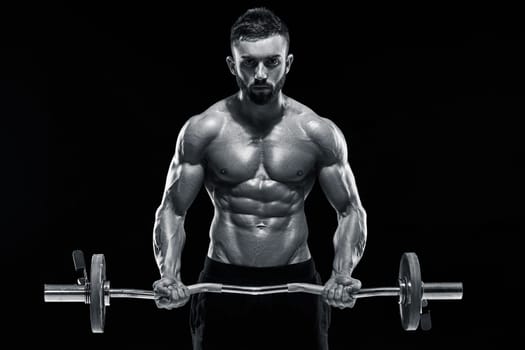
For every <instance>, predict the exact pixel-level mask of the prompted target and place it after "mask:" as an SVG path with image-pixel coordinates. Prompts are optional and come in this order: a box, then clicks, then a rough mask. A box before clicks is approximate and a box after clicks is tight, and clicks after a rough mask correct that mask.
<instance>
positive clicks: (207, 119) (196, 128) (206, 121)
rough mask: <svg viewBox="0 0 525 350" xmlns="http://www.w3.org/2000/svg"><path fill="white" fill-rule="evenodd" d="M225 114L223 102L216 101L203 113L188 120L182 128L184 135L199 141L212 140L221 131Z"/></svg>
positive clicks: (225, 109) (224, 103)
mask: <svg viewBox="0 0 525 350" xmlns="http://www.w3.org/2000/svg"><path fill="white" fill-rule="evenodd" d="M227 113H228V112H227V108H226V102H225V100H221V101H218V102H216V103H214V104H213V105H211V106H210V107H209V108H208V109H206V110H205V111H203V112H201V113H199V114H196V115H194V116H192V117H191V118H189V119H188V120H187V121H186V123H185V125H184V127H183V129H184V134H185V135H187V136H190V137H191V136H197V137H199V138H201V139H209V138H214V137H215V136H217V135H218V134H219V132H220V131H221V129H222V127H223V125H224V123H225V121H226V118H227Z"/></svg>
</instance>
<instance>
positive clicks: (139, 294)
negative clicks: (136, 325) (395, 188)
mask: <svg viewBox="0 0 525 350" xmlns="http://www.w3.org/2000/svg"><path fill="white" fill-rule="evenodd" d="M88 288H89V286H84V285H76V284H45V285H44V300H45V302H83V303H89V301H88V298H89V292H88ZM188 289H189V292H190V294H197V293H204V292H208V293H230V294H246V295H268V294H276V293H298V292H302V293H309V294H316V295H321V294H322V293H323V289H324V286H322V285H316V284H309V283H289V284H282V285H275V286H261V287H245V286H235V285H223V284H219V283H197V284H194V285H190V286H188ZM399 294H400V287H382V288H362V289H360V290H359V291H358V292H357V293H355V294H354V298H357V299H360V298H369V297H379V296H396V297H397V296H399ZM109 297H110V298H131V299H153V298H154V293H153V291H151V290H143V289H114V288H112V289H109ZM462 297H463V284H462V283H452V282H450V283H449V282H446V283H424V284H423V299H427V300H459V299H461V298H462Z"/></svg>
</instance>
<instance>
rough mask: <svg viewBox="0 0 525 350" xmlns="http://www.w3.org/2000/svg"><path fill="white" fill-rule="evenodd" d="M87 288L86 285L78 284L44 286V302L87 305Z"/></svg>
mask: <svg viewBox="0 0 525 350" xmlns="http://www.w3.org/2000/svg"><path fill="white" fill-rule="evenodd" d="M87 288H88V287H87V286H86V285H78V284H44V301H45V302H46V303H54V302H62V303H64V302H65V303H86V304H88V303H89V302H88V300H89V296H88V292H87V290H88V289H87Z"/></svg>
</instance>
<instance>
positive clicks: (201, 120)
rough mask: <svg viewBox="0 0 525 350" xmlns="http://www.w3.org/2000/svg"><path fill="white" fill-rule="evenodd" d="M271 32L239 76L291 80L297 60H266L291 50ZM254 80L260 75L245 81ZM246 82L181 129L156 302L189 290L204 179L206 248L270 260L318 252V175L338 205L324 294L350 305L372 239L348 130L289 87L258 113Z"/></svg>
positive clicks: (160, 242) (250, 47)
mask: <svg viewBox="0 0 525 350" xmlns="http://www.w3.org/2000/svg"><path fill="white" fill-rule="evenodd" d="M265 40H267V39H265ZM265 40H260V41H257V42H255V43H248V44H246V45H245V46H242V47H240V48H239V49H238V51H240V53H238V54H239V55H240V56H241V57H252V58H253V57H255V58H261V60H260V63H259V64H257V62H256V63H255V64H254V63H250V64H249V65H246V67H245V68H244V69H243V68H242V66H241V67H240V68H237V70H235V74H236V75H237V79H238V83H239V84H240V86H241V85H242V83H243V82H244V80H249V79H250V78H249V77H250V76H252V75H251V74H250V72H252V71H253V77H252V78H254V79H255V80H257V79H259V78H260V79H262V78H264V81H273V82H275V84H274V85H278V84H279V83H278V81H280V82H281V86H282V83H284V80H279V79H280V77H284V75H285V74H286V72H287V69H289V65H288V67H287V68H286V71H285V70H284V68H282V67H281V68H280V67H279V66H278V65H274V63H273V62H270V63H266V61H265V62H263V61H264V60H265V59H266V58H265V57H274V56H276V55H277V54H280V57H282V58H283V60H284V59H285V58H284V57H285V55H284V54H283V52H284V51H283V49H282V44H281V42H282V40H280V37H279V36H277V37H273V38H270V39H268V40H267V41H265ZM279 40H280V41H279ZM257 45H258V46H257ZM280 45H281V46H280ZM243 49H244V51H243ZM265 50H266V51H265ZM288 58H290V56H289V57H288ZM231 62H233V60H232V61H231ZM261 62H263V63H264V64H263V63H261ZM289 63H291V59H289ZM232 64H233V63H232ZM265 65H266V66H265ZM268 67H270V68H268ZM231 69H232V73H233V70H234V67H233V66H231ZM250 69H252V71H250ZM272 69H273V70H272ZM279 69H280V70H279ZM243 74H244V75H243ZM263 74H264V76H263V77H262V78H261V77H260V75H263ZM272 74H275V76H274V77H273V79H272V76H271V75H272ZM258 75H259V76H258ZM239 79H243V80H242V81H239ZM283 79H284V78H283ZM250 83H253V79H252V80H251V81H248V83H247V84H246V86H250V85H251V84H250ZM261 89H262V90H264V88H261ZM246 91H248V90H246V89H245V90H243V89H242V87H241V90H240V91H239V93H237V94H235V95H233V96H230V97H228V98H226V99H224V100H222V101H220V102H218V103H216V104H214V105H213V106H211V107H210V108H209V109H208V110H206V111H205V112H203V113H202V114H199V115H196V116H194V117H192V118H190V119H189V120H188V121H187V122H186V124H185V125H184V126H183V128H182V129H181V131H180V133H179V136H178V139H177V146H176V150H175V155H174V157H173V160H172V162H171V165H170V169H169V172H168V176H167V180H166V187H165V190H164V195H163V198H162V202H161V205H160V206H159V208H158V210H157V212H156V222H155V227H154V252H155V257H156V260H157V264H158V266H159V270H160V273H161V279H160V280H159V281H156V282H155V284H154V291H155V293H156V301H157V305H158V306H159V307H162V308H167V309H170V308H173V307H179V306H182V305H184V304H185V303H186V302H187V301H188V299H189V292H188V289H187V288H186V287H185V286H184V284H183V283H182V281H181V276H180V269H181V263H180V259H181V253H182V249H183V247H184V242H185V235H186V233H185V230H184V219H185V215H186V212H187V210H188V209H189V207H190V206H191V203H192V202H193V200H194V199H195V197H196V195H197V194H198V192H199V191H200V189H201V187H202V185H204V186H205V187H206V190H207V192H208V194H209V197H210V199H211V201H212V203H213V206H214V208H215V213H214V217H213V221H212V223H211V227H210V231H209V236H210V245H209V249H208V257H210V258H211V259H214V260H217V261H220V262H223V263H228V264H235V265H243V266H254V267H264V266H279V265H287V264H293V263H299V262H303V261H306V260H308V259H310V257H311V256H310V250H309V248H308V244H307V239H308V226H307V222H306V216H305V212H304V202H305V200H306V198H307V196H308V194H309V193H310V191H311V189H312V186H313V184H314V182H315V180H316V179H318V181H319V183H320V185H321V188H322V189H323V191H324V193H325V195H326V196H327V198H328V200H329V202H330V203H331V205H332V206H333V207H334V209H335V210H336V212H337V214H338V227H337V229H336V232H335V235H334V238H333V241H334V251H335V254H334V262H333V272H332V277H331V278H330V279H329V280H328V281H327V282H326V284H325V289H324V298H325V301H326V302H327V303H328V304H330V305H333V306H337V307H340V308H342V307H352V306H353V305H354V303H355V299H354V298H352V297H351V293H352V292H355V291H356V290H358V289H359V288H360V287H361V283H360V282H359V281H358V280H356V279H354V278H353V277H352V276H351V274H352V271H353V269H354V268H355V266H356V265H357V263H358V262H359V260H360V258H361V256H362V254H363V251H364V248H365V242H366V214H365V211H364V209H363V207H362V205H361V202H360V200H359V196H358V193H357V188H356V185H355V180H354V176H353V174H352V171H351V169H350V166H349V164H348V161H347V146H346V142H345V139H344V136H343V134H342V133H341V131H340V130H339V129H338V128H337V126H336V125H335V124H334V123H333V122H331V121H330V120H328V119H325V118H322V117H320V116H318V115H317V114H316V113H314V112H313V111H312V110H311V109H309V108H308V107H306V106H305V105H303V104H301V103H299V102H297V101H295V100H293V99H292V98H290V97H287V96H285V95H284V94H282V93H281V91H278V94H276V96H274V97H272V98H271V99H270V102H269V103H268V106H269V107H268V106H264V107H260V108H261V111H264V112H265V113H260V115H263V114H264V115H265V116H264V118H262V117H261V118H252V117H251V116H252V115H250V113H248V112H247V110H246V106H247V104H246V103H244V101H245V100H246V96H245V94H243V92H246ZM263 92H264V91H263ZM257 93H258V92H257V91H255V94H257ZM256 97H257V96H255V98H256ZM249 107H250V110H251V109H255V110H258V108H259V107H257V106H255V105H249ZM192 234H197V233H192Z"/></svg>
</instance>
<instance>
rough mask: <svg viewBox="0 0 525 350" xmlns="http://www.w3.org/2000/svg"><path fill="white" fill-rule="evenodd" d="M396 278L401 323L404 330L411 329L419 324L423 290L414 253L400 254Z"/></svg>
mask: <svg viewBox="0 0 525 350" xmlns="http://www.w3.org/2000/svg"><path fill="white" fill-rule="evenodd" d="M398 278H399V285H400V293H401V298H400V302H399V313H400V314H401V324H402V326H403V329H404V330H407V331H413V330H416V329H417V327H418V326H419V319H420V317H421V299H422V292H423V291H422V287H421V286H422V283H421V269H420V267H419V259H418V258H417V255H416V253H404V254H403V255H402V256H401V261H400V263H399V275H398Z"/></svg>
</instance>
